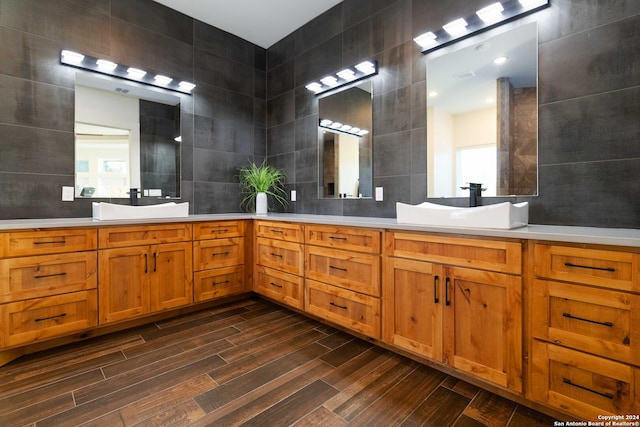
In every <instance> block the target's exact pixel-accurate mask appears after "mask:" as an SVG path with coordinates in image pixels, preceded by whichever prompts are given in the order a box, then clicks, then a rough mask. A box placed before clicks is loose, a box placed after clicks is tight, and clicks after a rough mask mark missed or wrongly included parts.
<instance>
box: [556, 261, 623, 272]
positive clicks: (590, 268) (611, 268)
mask: <svg viewBox="0 0 640 427" xmlns="http://www.w3.org/2000/svg"><path fill="white" fill-rule="evenodd" d="M564 265H565V267H576V268H586V269H589V270H598V271H609V272H611V273H614V272H615V271H616V269H615V268H613V267H592V266H590V265H580V264H574V263H572V262H565V263H564Z"/></svg>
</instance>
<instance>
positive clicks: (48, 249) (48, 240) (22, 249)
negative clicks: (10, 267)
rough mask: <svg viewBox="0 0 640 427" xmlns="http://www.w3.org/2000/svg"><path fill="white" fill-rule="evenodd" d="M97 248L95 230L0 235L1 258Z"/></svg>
mask: <svg viewBox="0 0 640 427" xmlns="http://www.w3.org/2000/svg"><path fill="white" fill-rule="evenodd" d="M96 247H97V232H96V230H95V229H73V230H65V229H60V230H44V231H17V232H11V233H1V234H0V257H17V256H25V255H41V254H54V253H62V252H79V251H88V250H92V249H96Z"/></svg>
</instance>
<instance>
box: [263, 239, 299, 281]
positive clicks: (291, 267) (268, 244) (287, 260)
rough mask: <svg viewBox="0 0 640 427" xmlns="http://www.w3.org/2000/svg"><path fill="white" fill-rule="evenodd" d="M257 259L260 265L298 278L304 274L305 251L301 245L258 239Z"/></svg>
mask: <svg viewBox="0 0 640 427" xmlns="http://www.w3.org/2000/svg"><path fill="white" fill-rule="evenodd" d="M256 257H257V260H256V261H257V264H258V265H262V266H265V267H271V268H274V269H276V270H280V271H284V272H286V273H290V274H296V275H298V276H302V275H303V274H304V251H303V249H302V245H301V244H298V243H292V242H284V241H281V240H273V239H265V238H262V237H258V238H257V239H256Z"/></svg>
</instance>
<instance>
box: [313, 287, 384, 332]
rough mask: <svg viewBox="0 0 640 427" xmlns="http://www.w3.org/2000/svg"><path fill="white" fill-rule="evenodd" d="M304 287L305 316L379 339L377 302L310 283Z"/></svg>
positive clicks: (348, 292) (376, 299)
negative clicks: (311, 315)
mask: <svg viewBox="0 0 640 427" xmlns="http://www.w3.org/2000/svg"><path fill="white" fill-rule="evenodd" d="M306 285H307V286H306V295H305V310H306V311H307V312H309V313H311V314H314V315H316V316H319V317H321V318H323V319H327V320H330V321H331V322H334V323H336V324H338V325H342V326H344V327H347V328H349V329H353V330H354V331H357V332H360V333H362V334H364V335H367V336H370V337H373V338H377V339H379V338H380V299H378V298H374V297H371V296H369V295H364V294H360V293H357V292H351V291H348V290H346V289H342V288H338V287H336V286H331V285H327V284H324V283H320V282H316V281H314V280H309V279H307V280H306Z"/></svg>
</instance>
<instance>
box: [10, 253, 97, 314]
mask: <svg viewBox="0 0 640 427" xmlns="http://www.w3.org/2000/svg"><path fill="white" fill-rule="evenodd" d="M96 270H97V253H96V252H95V251H92V252H78V253H72V254H58V255H40V256H34V257H23V258H9V259H4V260H0V302H10V301H17V300H21V299H28V298H37V297H45V296H49V295H54V294H61V293H67V292H75V291H82V290H86V289H92V288H95V287H96V283H97V276H96Z"/></svg>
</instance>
